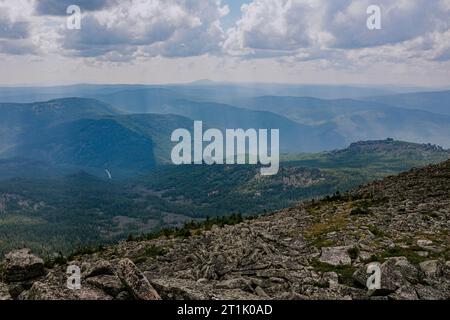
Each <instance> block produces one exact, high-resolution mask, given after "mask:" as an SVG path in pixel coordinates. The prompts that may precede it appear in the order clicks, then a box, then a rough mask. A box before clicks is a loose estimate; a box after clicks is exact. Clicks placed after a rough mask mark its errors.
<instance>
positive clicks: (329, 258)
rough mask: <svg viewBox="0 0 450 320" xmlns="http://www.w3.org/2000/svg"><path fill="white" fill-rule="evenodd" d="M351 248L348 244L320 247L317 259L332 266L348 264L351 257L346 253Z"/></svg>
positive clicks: (350, 262) (350, 261)
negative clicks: (320, 252) (320, 251)
mask: <svg viewBox="0 0 450 320" xmlns="http://www.w3.org/2000/svg"><path fill="white" fill-rule="evenodd" d="M351 248H352V247H350V246H345V247H327V248H322V254H321V256H320V258H319V261H320V262H323V263H326V264H329V265H332V266H349V265H351V264H352V259H351V258H350V255H349V254H348V250H349V249H351Z"/></svg>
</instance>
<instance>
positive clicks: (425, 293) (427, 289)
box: [414, 284, 446, 300]
mask: <svg viewBox="0 0 450 320" xmlns="http://www.w3.org/2000/svg"><path fill="white" fill-rule="evenodd" d="M414 288H415V290H416V292H417V295H418V296H419V298H420V299H422V300H445V299H446V296H445V294H443V293H442V292H441V291H440V290H438V289H435V288H433V287H431V286H425V285H422V284H418V285H415V286H414Z"/></svg>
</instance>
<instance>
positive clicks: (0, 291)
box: [0, 282, 12, 301]
mask: <svg viewBox="0 0 450 320" xmlns="http://www.w3.org/2000/svg"><path fill="white" fill-rule="evenodd" d="M11 299H12V297H11V295H10V294H9V290H8V285H7V284H6V283H2V282H0V301H2V300H11Z"/></svg>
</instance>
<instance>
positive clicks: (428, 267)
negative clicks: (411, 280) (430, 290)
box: [419, 260, 442, 278]
mask: <svg viewBox="0 0 450 320" xmlns="http://www.w3.org/2000/svg"><path fill="white" fill-rule="evenodd" d="M419 267H420V270H422V272H423V273H424V274H425V276H426V277H429V278H433V277H438V276H439V275H440V274H441V271H442V266H441V264H440V263H439V261H438V260H428V261H424V262H421V263H420V264H419Z"/></svg>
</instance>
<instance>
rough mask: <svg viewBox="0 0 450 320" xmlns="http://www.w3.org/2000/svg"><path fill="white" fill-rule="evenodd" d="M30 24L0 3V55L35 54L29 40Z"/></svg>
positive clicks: (33, 46)
mask: <svg viewBox="0 0 450 320" xmlns="http://www.w3.org/2000/svg"><path fill="white" fill-rule="evenodd" d="M30 36H31V24H30V22H29V21H27V20H25V19H24V18H23V17H21V15H20V14H17V12H16V11H15V10H14V8H11V7H10V6H6V5H5V2H0V53H3V54H8V55H27V54H36V53H37V48H36V47H35V45H34V44H33V43H32V41H31V39H30Z"/></svg>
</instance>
